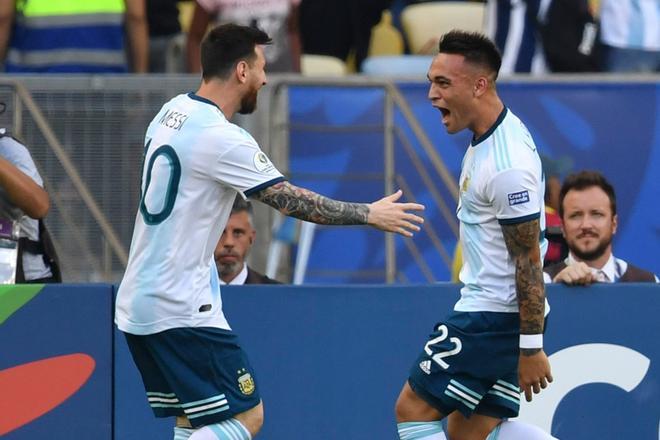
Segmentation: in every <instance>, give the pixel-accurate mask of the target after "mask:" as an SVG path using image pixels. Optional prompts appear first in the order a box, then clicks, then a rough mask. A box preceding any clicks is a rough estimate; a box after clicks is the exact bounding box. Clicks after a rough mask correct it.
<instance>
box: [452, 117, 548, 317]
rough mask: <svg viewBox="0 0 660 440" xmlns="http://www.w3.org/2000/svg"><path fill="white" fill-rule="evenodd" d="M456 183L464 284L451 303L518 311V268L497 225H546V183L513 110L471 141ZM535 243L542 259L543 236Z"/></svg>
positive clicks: (469, 309) (473, 308) (461, 307)
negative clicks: (458, 196)
mask: <svg viewBox="0 0 660 440" xmlns="http://www.w3.org/2000/svg"><path fill="white" fill-rule="evenodd" d="M459 184H460V188H459V189H460V198H459V202H458V209H457V215H458V219H459V220H460V240H461V244H462V246H463V266H462V269H461V273H460V280H461V282H462V283H463V284H464V286H463V288H462V289H461V299H460V300H459V301H458V302H457V303H456V306H455V308H454V309H455V310H456V311H460V312H478V311H490V312H517V311H518V302H517V299H516V282H515V271H516V268H515V264H514V262H513V261H512V259H511V257H510V256H509V252H508V250H507V247H506V243H505V242H504V235H503V233H502V226H501V225H503V224H516V223H522V222H525V221H529V220H533V219H539V221H540V225H541V230H544V229H545V210H544V201H543V195H544V192H545V187H544V182H543V176H542V170H541V159H540V158H539V155H538V152H537V151H536V146H535V145H534V141H533V139H532V136H531V135H530V134H529V131H528V130H527V128H526V127H525V125H524V124H523V123H522V122H521V121H520V119H518V118H517V117H516V116H515V115H514V114H513V113H511V111H509V110H508V109H506V108H505V109H504V110H503V111H502V113H501V114H500V116H499V117H498V119H497V121H496V122H495V124H494V125H493V127H491V128H490V130H488V132H486V133H485V134H484V135H483V136H481V137H480V138H479V139H475V140H473V141H472V143H471V144H470V146H469V147H468V150H467V152H466V153H465V157H464V158H463V165H462V169H461V177H460V181H459ZM539 245H540V246H541V260H543V255H545V251H546V248H547V241H546V240H545V238H542V239H541V240H540V243H539Z"/></svg>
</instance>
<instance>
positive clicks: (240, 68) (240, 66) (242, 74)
mask: <svg viewBox="0 0 660 440" xmlns="http://www.w3.org/2000/svg"><path fill="white" fill-rule="evenodd" d="M249 67H250V66H248V63H247V61H245V60H240V61H239V62H238V63H236V79H238V82H240V83H241V84H244V83H245V82H247V75H248V69H249Z"/></svg>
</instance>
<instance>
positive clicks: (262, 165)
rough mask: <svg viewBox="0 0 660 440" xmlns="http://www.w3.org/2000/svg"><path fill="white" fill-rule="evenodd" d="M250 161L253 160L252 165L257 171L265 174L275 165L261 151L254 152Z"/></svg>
mask: <svg viewBox="0 0 660 440" xmlns="http://www.w3.org/2000/svg"><path fill="white" fill-rule="evenodd" d="M252 161H253V162H254V167H255V168H256V169H257V171H259V172H261V173H266V174H267V173H270V172H271V171H273V170H274V169H275V166H274V165H273V163H272V162H271V161H270V159H268V156H266V154H264V152H263V151H258V152H256V153H255V154H254V157H253V158H252Z"/></svg>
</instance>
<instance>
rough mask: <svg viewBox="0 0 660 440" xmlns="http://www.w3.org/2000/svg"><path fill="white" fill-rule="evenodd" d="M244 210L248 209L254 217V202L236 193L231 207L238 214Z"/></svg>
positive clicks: (232, 211)
mask: <svg viewBox="0 0 660 440" xmlns="http://www.w3.org/2000/svg"><path fill="white" fill-rule="evenodd" d="M243 211H246V212H247V213H248V215H249V216H250V217H252V203H250V201H249V200H245V199H244V198H243V197H241V195H240V194H236V198H235V199H234V204H233V205H232V207H231V213H232V214H236V213H238V212H243Z"/></svg>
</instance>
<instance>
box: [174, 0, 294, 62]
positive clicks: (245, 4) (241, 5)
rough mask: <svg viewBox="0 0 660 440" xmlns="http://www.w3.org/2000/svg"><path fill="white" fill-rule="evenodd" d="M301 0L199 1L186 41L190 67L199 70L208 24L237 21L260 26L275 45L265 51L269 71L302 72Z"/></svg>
mask: <svg viewBox="0 0 660 440" xmlns="http://www.w3.org/2000/svg"><path fill="white" fill-rule="evenodd" d="M299 3H300V0H197V4H196V5H195V10H194V12H193V17H192V22H191V23H190V29H189V31H188V41H187V44H186V48H187V57H188V70H189V71H190V72H200V71H201V62H200V44H201V42H202V39H203V38H204V35H205V34H206V30H207V28H208V27H209V24H211V23H213V24H223V23H236V24H241V25H244V26H252V27H256V28H259V29H261V30H263V31H264V32H266V33H267V34H268V35H270V36H271V37H272V39H273V44H272V45H270V46H268V47H266V48H265V50H264V52H265V56H266V62H267V63H268V71H269V72H300V36H299V32H298V4H299Z"/></svg>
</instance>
